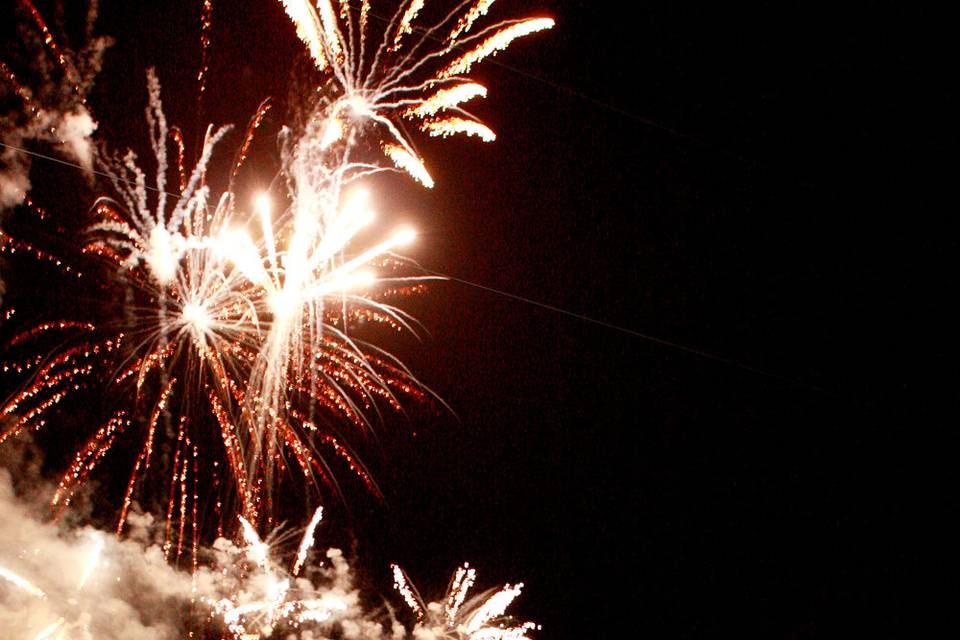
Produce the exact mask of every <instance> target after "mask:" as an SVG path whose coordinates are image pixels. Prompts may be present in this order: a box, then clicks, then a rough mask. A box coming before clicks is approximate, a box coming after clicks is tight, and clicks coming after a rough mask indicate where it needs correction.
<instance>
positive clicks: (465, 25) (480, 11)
mask: <svg viewBox="0 0 960 640" xmlns="http://www.w3.org/2000/svg"><path fill="white" fill-rule="evenodd" d="M494 1H495V0H477V3H476V4H475V5H473V6H472V7H470V10H469V11H468V12H467V13H466V15H464V16H463V17H462V18H460V21H459V22H457V25H456V26H455V27H454V28H453V31H451V32H450V36H449V37H448V38H447V40H448V41H449V42H451V43H452V42H453V41H454V40H456V39H457V37H459V36H460V34H462V33H466V32H467V31H469V30H470V27H472V26H473V23H474V22H476V21H477V18H480V17H482V16H485V15H487V11H489V10H490V5H492V4H493V3H494Z"/></svg>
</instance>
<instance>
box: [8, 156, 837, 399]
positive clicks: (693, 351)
mask: <svg viewBox="0 0 960 640" xmlns="http://www.w3.org/2000/svg"><path fill="white" fill-rule="evenodd" d="M0 146H2V147H5V148H7V149H11V150H13V151H17V152H20V153H24V154H27V155H30V156H33V157H36V158H40V159H42V160H49V161H51V162H56V163H57V164H61V165H65V166H68V167H73V168H75V169H79V170H81V171H84V172H87V173H93V174H96V175H99V176H104V177H106V178H110V179H116V180H118V181H120V182H126V183H128V184H134V185H136V183H134V182H133V181H131V180H125V179H123V178H119V177H116V176H111V175H110V174H108V173H105V172H103V171H97V170H96V169H88V168H86V167H84V166H82V165H79V164H77V163H75V162H70V161H68V160H61V159H60V158H55V157H53V156H49V155H46V154H43V153H37V152H36V151H30V150H29V149H22V148H20V147H15V146H13V145H9V144H6V143H3V142H0ZM142 186H146V185H142ZM146 188H147V189H151V190H152V191H156V192H161V191H160V190H159V189H155V188H152V187H146ZM162 193H166V194H167V195H169V196H173V197H175V198H179V197H180V195H179V194H175V193H170V192H169V191H165V192H162ZM416 266H417V268H418V269H420V270H421V271H423V272H424V273H427V274H430V275H433V276H438V277H440V278H445V279H447V280H450V281H451V282H457V283H460V284H463V285H466V286H469V287H473V288H475V289H479V290H481V291H486V292H488V293H493V294H495V295H498V296H502V297H504V298H509V299H511V300H515V301H517V302H523V303H526V304H529V305H532V306H535V307H540V308H542V309H546V310H548V311H552V312H554V313H558V314H561V315H565V316H567V317H570V318H576V319H577V320H581V321H583V322H587V323H590V324H594V325H596V326H599V327H604V328H606V329H609V330H611V331H617V332H619V333H623V334H625V335H629V336H633V337H635V338H639V339H641V340H645V341H647V342H650V343H653V344H656V345H659V346H661V347H666V348H670V349H675V350H677V351H682V352H684V353H688V354H690V355H695V356H698V357H701V358H704V359H707V360H712V361H714V362H718V363H721V364H725V365H728V366H731V367H734V368H737V369H742V370H743V371H748V372H750V373H753V374H756V375H759V376H765V377H768V378H772V379H775V380H780V381H782V382H787V383H790V384H794V385H799V386H804V387H808V388H810V389H813V390H816V391H818V392H821V393H828V394H829V392H827V391H826V390H825V389H822V388H821V387H818V386H816V385H813V384H811V383H809V382H805V381H803V380H799V379H796V378H791V377H789V376H785V375H781V374H778V373H773V372H770V371H766V370H764V369H760V368H758V367H754V366H752V365H749V364H746V363H744V362H741V361H739V360H734V359H732V358H727V357H724V356H721V355H718V354H716V353H712V352H710V351H705V350H703V349H697V348H696V347H689V346H687V345H684V344H680V343H679V342H673V341H672V340H666V339H664V338H658V337H656V336H653V335H650V334H648V333H642V332H640V331H636V330H634V329H628V328H627V327H623V326H620V325H617V324H613V323H612V322H607V321H605V320H600V319H598V318H594V317H591V316H588V315H586V314H583V313H577V312H576V311H570V310H569V309H564V308H562V307H558V306H555V305H552V304H548V303H546V302H541V301H539V300H534V299H533V298H528V297H525V296H521V295H518V294H515V293H510V292H509V291H503V290H501V289H495V288H493V287H488V286H487V285H483V284H480V283H478V282H471V281H470V280H464V279H463V278H457V277H456V276H451V275H449V274H446V273H440V272H439V271H433V270H431V269H427V268H426V267H423V266H421V265H416Z"/></svg>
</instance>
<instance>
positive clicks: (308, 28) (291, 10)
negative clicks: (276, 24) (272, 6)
mask: <svg viewBox="0 0 960 640" xmlns="http://www.w3.org/2000/svg"><path fill="white" fill-rule="evenodd" d="M280 1H281V3H282V4H283V8H284V9H285V10H286V12H287V15H288V16H289V17H290V20H292V21H293V24H294V26H296V28H297V37H298V38H300V40H301V41H302V42H303V44H305V45H307V49H308V50H309V51H310V57H311V58H313V61H314V63H315V64H316V65H317V69H319V70H320V71H323V70H324V69H326V68H327V66H328V63H327V57H326V56H325V55H324V53H323V34H322V27H321V26H320V18H319V17H318V16H317V12H316V10H315V9H314V8H313V5H312V4H311V3H310V1H309V0H280Z"/></svg>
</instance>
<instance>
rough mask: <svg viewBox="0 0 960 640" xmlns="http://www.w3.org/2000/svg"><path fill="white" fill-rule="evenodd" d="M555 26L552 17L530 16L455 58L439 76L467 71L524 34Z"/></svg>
mask: <svg viewBox="0 0 960 640" xmlns="http://www.w3.org/2000/svg"><path fill="white" fill-rule="evenodd" d="M553 26H554V21H553V19H552V18H530V19H528V20H522V21H520V22H517V23H514V24H511V25H509V26H507V27H504V28H503V29H501V30H500V31H497V32H496V33H494V34H493V35H492V36H490V37H489V38H487V39H486V40H484V41H483V42H481V43H480V45H479V46H477V47H476V48H475V49H473V50H472V51H469V52H467V53H465V54H464V55H462V56H461V57H459V58H457V59H456V60H454V61H453V62H452V63H451V64H450V66H448V67H447V68H446V69H444V70H443V71H441V72H440V74H439V77H441V78H449V77H452V76H458V75H461V74H464V73H467V72H468V71H470V69H471V67H473V65H475V64H477V63H478V62H480V61H481V60H483V59H484V58H486V57H487V56H491V55H496V53H497V52H498V51H503V50H504V49H506V48H507V47H509V46H510V44H511V43H512V42H513V41H514V40H516V39H517V38H522V37H523V36H527V35H530V34H531V33H536V32H538V31H543V30H545V29H552V28H553Z"/></svg>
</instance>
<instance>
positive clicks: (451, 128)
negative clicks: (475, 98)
mask: <svg viewBox="0 0 960 640" xmlns="http://www.w3.org/2000/svg"><path fill="white" fill-rule="evenodd" d="M423 130H424V131H426V132H428V133H429V134H430V135H431V136H443V137H447V136H452V135H454V134H456V133H465V134H467V135H468V136H477V137H478V138H480V139H481V140H483V141H484V142H493V141H494V140H496V139H497V134H495V133H494V132H493V131H491V130H490V128H489V127H488V126H487V125H485V124H483V123H480V122H476V121H475V120H466V119H464V118H444V119H443V120H430V121H427V122H424V123H423Z"/></svg>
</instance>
